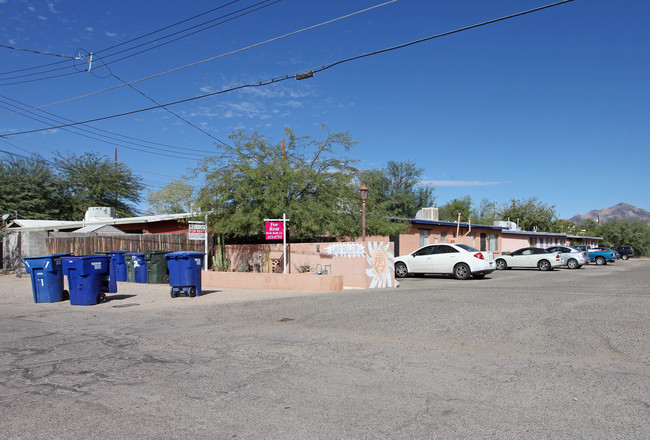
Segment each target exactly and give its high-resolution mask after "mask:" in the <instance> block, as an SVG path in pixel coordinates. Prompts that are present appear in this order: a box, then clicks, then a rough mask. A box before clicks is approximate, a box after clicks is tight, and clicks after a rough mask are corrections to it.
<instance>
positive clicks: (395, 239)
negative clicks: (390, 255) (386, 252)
mask: <svg viewBox="0 0 650 440" xmlns="http://www.w3.org/2000/svg"><path fill="white" fill-rule="evenodd" d="M388 240H389V241H390V242H391V243H393V251H394V252H395V254H394V255H395V256H396V257H399V235H391V236H390V237H388Z"/></svg>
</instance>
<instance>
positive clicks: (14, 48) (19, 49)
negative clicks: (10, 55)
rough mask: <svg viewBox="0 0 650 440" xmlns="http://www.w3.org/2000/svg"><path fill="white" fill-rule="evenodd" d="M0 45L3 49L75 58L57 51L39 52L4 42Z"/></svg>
mask: <svg viewBox="0 0 650 440" xmlns="http://www.w3.org/2000/svg"><path fill="white" fill-rule="evenodd" d="M0 47H4V48H5V49H12V50H18V51H22V52H30V53H35V54H39V55H50V56H53V57H60V58H68V59H72V60H74V59H76V58H75V57H71V56H70V55H59V54H58V53H49V52H40V51H38V50H31V49H21V48H19V47H13V46H5V45H4V44H0Z"/></svg>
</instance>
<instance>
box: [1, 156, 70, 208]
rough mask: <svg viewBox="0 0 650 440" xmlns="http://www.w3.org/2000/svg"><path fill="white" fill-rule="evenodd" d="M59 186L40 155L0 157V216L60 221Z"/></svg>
mask: <svg viewBox="0 0 650 440" xmlns="http://www.w3.org/2000/svg"><path fill="white" fill-rule="evenodd" d="M61 205H62V196H61V184H60V181H59V179H58V177H57V175H56V174H55V173H53V172H52V170H51V168H50V166H49V164H48V163H47V161H46V160H45V159H44V158H43V157H42V156H40V155H32V156H31V157H29V158H21V157H15V156H11V155H8V154H4V155H2V156H1V157H0V214H1V215H4V214H11V217H14V216H15V215H16V214H17V215H19V216H20V217H23V218H29V219H35V220H56V219H59V218H60V207H61Z"/></svg>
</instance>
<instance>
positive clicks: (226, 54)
mask: <svg viewBox="0 0 650 440" xmlns="http://www.w3.org/2000/svg"><path fill="white" fill-rule="evenodd" d="M396 1H397V0H389V1H387V2H384V3H381V4H379V5H375V6H371V7H369V8H365V9H362V10H359V11H356V12H352V13H350V14H346V15H343V16H341V17H338V18H334V19H331V20H327V21H324V22H321V23H318V24H315V25H312V26H308V27H306V28H302V29H300V30H297V31H293V32H289V33H288V34H284V35H280V36H278V37H274V38H271V39H269V40H266V41H262V42H259V43H255V44H251V45H250V46H246V47H243V48H240V49H235V50H232V51H230V52H226V53H223V54H221V55H216V56H213V57H210V58H206V59H204V60H201V61H197V62H194V63H191V64H186V65H185V66H181V67H176V68H174V69H171V70H167V71H165V72H161V73H157V74H154V75H150V76H147V77H145V78H140V79H137V80H134V81H129V82H128V83H127V84H122V85H119V86H113V87H109V88H106V89H102V90H97V91H95V92H91V93H86V94H84V95H79V96H76V97H74V98H68V99H64V100H62V101H57V102H53V103H50V104H44V105H41V106H38V107H34V109H38V108H45V107H51V106H53V105H57V104H63V103H65V102H70V101H75V100H77V99H81V98H86V97H89V96H93V95H97V94H100V93H104V92H108V91H110V90H115V89H119V88H121V87H125V86H127V85H128V84H136V83H139V82H142V81H147V80H150V79H153V78H157V77H159V76H163V75H167V74H170V73H173V72H178V71H180V70H183V69H187V68H189V67H194V66H198V65H200V64H203V63H206V62H208V61H213V60H216V59H218V58H223V57H225V56H228V55H233V54H235V53H239V52H243V51H245V50H248V49H252V48H255V47H259V46H262V45H264V44H268V43H271V42H274V41H277V40H280V39H282V38H287V37H290V36H293V35H296V34H299V33H302V32H306V31H308V30H312V29H315V28H318V27H321V26H324V25H326V24H331V23H334V22H336V21H339V20H343V19H345V18H349V17H352V16H354V15H358V14H361V13H364V12H368V11H370V10H373V9H376V8H379V7H382V6H386V5H388V4H390V3H394V2H396ZM206 96H209V95H206ZM16 113H18V112H16ZM16 113H7V114H3V115H0V117H3V116H9V115H12V114H16Z"/></svg>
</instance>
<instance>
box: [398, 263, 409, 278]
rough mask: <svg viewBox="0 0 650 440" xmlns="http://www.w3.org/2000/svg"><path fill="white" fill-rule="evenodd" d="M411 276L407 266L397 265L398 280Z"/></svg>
mask: <svg viewBox="0 0 650 440" xmlns="http://www.w3.org/2000/svg"><path fill="white" fill-rule="evenodd" d="M408 275H409V271H408V269H407V268H406V264H404V263H397V264H395V276H396V277H397V278H406V277H407V276H408Z"/></svg>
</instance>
